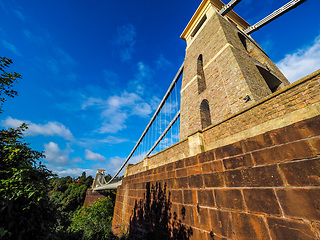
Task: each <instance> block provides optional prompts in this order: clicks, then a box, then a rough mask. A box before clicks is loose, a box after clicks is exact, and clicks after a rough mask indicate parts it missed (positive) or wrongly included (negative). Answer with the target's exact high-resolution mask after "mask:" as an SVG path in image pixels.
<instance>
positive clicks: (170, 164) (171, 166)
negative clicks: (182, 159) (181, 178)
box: [166, 163, 175, 172]
mask: <svg viewBox="0 0 320 240" xmlns="http://www.w3.org/2000/svg"><path fill="white" fill-rule="evenodd" d="M173 170H175V169H174V163H169V164H167V165H166V171H167V172H170V171H173Z"/></svg>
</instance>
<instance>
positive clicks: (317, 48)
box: [277, 35, 320, 82]
mask: <svg viewBox="0 0 320 240" xmlns="http://www.w3.org/2000/svg"><path fill="white" fill-rule="evenodd" d="M277 65H278V67H279V68H280V70H281V71H282V72H283V74H284V75H285V76H286V77H287V78H288V80H289V81H290V82H294V81H296V80H298V79H300V78H302V77H304V76H306V75H308V74H310V73H312V72H314V71H316V70H318V69H320V35H319V36H318V37H317V38H316V39H315V40H314V41H313V43H312V44H311V45H309V46H307V47H304V48H301V49H298V50H297V51H295V52H294V53H291V54H288V55H286V56H285V58H284V59H282V60H280V61H279V62H278V63H277Z"/></svg>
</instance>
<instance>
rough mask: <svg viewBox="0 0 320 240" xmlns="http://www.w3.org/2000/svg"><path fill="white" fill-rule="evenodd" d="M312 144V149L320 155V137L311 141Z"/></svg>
mask: <svg viewBox="0 0 320 240" xmlns="http://www.w3.org/2000/svg"><path fill="white" fill-rule="evenodd" d="M310 144H311V145H312V148H313V149H314V151H315V152H316V154H318V155H320V137H316V138H312V139H310Z"/></svg>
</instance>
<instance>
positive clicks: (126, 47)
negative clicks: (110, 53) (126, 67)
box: [115, 24, 137, 61]
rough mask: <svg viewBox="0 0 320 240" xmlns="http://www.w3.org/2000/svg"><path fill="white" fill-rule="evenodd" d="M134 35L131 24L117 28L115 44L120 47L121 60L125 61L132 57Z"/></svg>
mask: <svg viewBox="0 0 320 240" xmlns="http://www.w3.org/2000/svg"><path fill="white" fill-rule="evenodd" d="M136 35H137V34H136V30H135V27H134V26H133V25H132V24H127V25H123V26H120V27H118V28H117V33H116V35H115V44H116V45H117V46H118V47H119V48H120V58H121V60H122V61H127V60H130V59H131V58H132V54H133V52H134V45H135V43H136V41H135V38H136Z"/></svg>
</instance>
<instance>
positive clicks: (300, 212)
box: [276, 187, 320, 221]
mask: <svg viewBox="0 0 320 240" xmlns="http://www.w3.org/2000/svg"><path fill="white" fill-rule="evenodd" d="M276 192H277V195H278V199H279V201H280V204H281V206H282V209H283V211H284V214H285V216H287V217H293V218H302V219H307V220H309V221H319V220H320V188H318V187H316V188H315V187H313V188H287V189H279V190H277V191H276Z"/></svg>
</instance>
